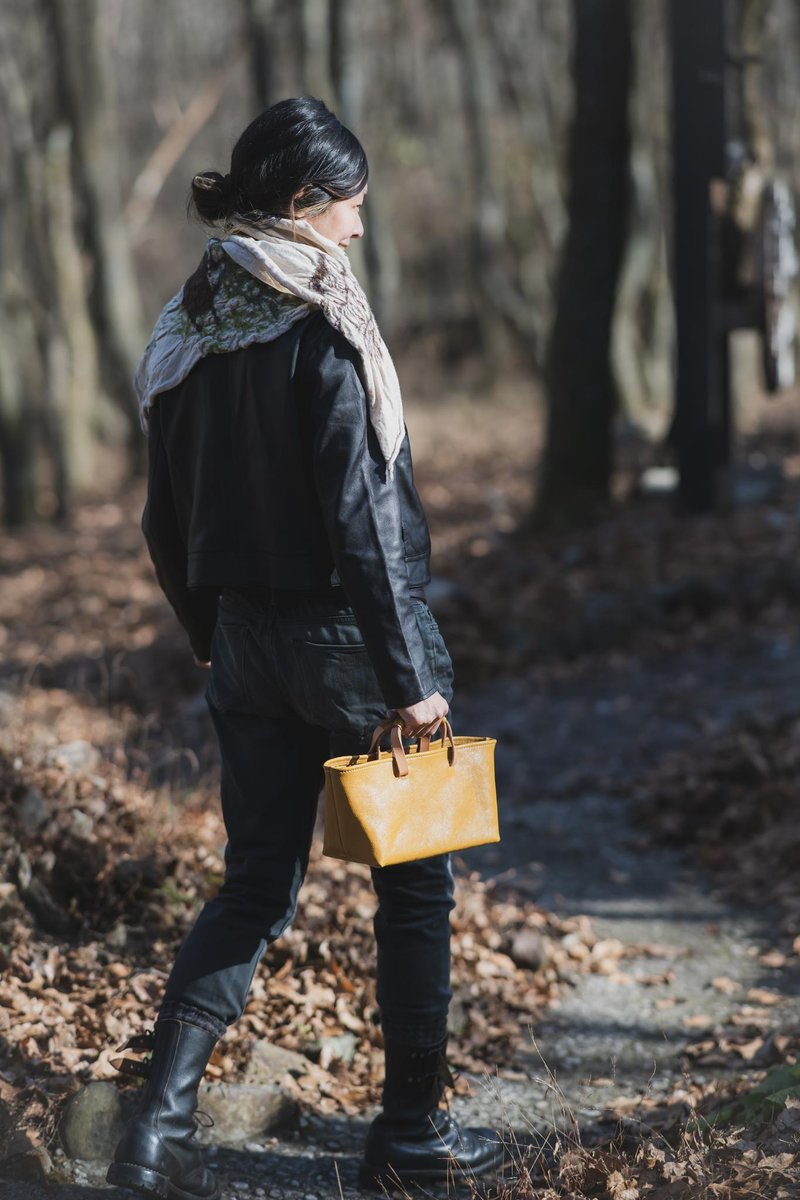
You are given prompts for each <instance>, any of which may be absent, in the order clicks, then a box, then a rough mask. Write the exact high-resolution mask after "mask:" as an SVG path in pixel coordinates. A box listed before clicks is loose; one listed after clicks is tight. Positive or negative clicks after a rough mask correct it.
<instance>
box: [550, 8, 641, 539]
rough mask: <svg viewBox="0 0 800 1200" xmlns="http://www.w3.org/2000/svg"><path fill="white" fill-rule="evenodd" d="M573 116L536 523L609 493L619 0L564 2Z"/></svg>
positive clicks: (623, 29)
mask: <svg viewBox="0 0 800 1200" xmlns="http://www.w3.org/2000/svg"><path fill="white" fill-rule="evenodd" d="M573 16H574V30H575V41H574V46H573V58H572V73H573V80H574V86H575V110H574V116H573V120H572V127H571V130H570V139H569V155H568V171H569V201H568V214H569V229H568V233H567V238H566V243H565V245H564V250H563V254H562V258H561V263H560V267H559V272H558V279H557V283H556V315H555V320H554V324H553V330H552V333H551V337H550V341H549V345H548V351H547V362H546V371H545V378H546V384H547V417H548V428H547V441H546V446H545V452H544V459H543V463H542V474H541V483H540V488H539V496H538V501H537V510H536V516H537V519H539V520H541V521H545V522H547V523H554V522H555V523H560V522H571V521H575V520H582V519H586V518H588V517H590V516H591V515H592V514H593V513H594V512H595V511H596V510H597V509H598V508H599V507H601V506H602V505H603V504H604V503H605V502H606V501H607V500H608V497H609V492H610V482H611V470H612V426H613V418H614V411H615V405H616V394H615V385H614V380H613V375H612V371H611V366H610V361H609V344H610V332H611V321H612V317H613V312H614V302H615V296H616V289H617V279H618V276H619V269H620V263H621V261H622V254H623V250H624V245H625V237H626V230H627V213H628V204H629V178H628V156H629V142H630V138H629V132H628V111H627V110H628V91H629V86H630V78H631V14H630V3H629V0H573Z"/></svg>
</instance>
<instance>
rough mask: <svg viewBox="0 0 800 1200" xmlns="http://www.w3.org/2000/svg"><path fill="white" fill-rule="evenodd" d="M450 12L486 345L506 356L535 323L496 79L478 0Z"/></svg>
mask: <svg viewBox="0 0 800 1200" xmlns="http://www.w3.org/2000/svg"><path fill="white" fill-rule="evenodd" d="M445 7H446V11H447V16H448V21H449V25H450V29H451V32H452V34H453V35H454V38H455V41H456V45H457V46H458V50H459V70H460V76H461V90H462V95H463V99H464V113H465V118H466V124H467V135H468V136H467V143H468V147H469V152H470V156H471V163H470V165H471V168H472V170H471V175H472V181H473V189H474V191H473V196H474V217H473V249H472V254H471V266H472V272H473V278H474V288H475V295H476V299H477V301H478V312H477V317H478V325H479V328H480V330H481V337H482V341H483V344H484V350H485V351H486V352H487V354H488V355H489V356H490V358H492V359H493V360H494V361H500V360H502V358H503V357H504V354H505V351H506V350H507V348H508V344H507V343H508V339H507V334H506V328H507V323H508V327H510V328H511V329H512V330H516V331H517V332H519V333H520V334H521V335H522V339H523V340H524V341H526V342H527V341H529V338H530V337H531V336H532V334H533V326H532V323H531V322H530V321H527V320H526V319H525V316H524V314H525V306H524V303H519V302H518V301H519V300H520V297H516V296H515V295H514V287H513V285H512V283H511V280H510V278H509V273H508V270H507V267H506V263H505V260H506V257H507V253H508V247H507V245H506V224H507V220H506V211H505V204H504V199H503V194H502V188H501V187H500V186H499V184H498V175H499V166H498V163H497V161H496V156H495V153H494V150H493V145H494V136H493V119H494V115H495V110H496V103H495V81H494V78H493V69H492V64H491V62H490V61H489V56H488V53H487V49H488V47H489V42H488V40H487V36H486V31H485V30H484V29H483V27H482V20H481V6H480V4H479V3H478V0H447V4H446V6H445Z"/></svg>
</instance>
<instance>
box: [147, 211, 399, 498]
mask: <svg viewBox="0 0 800 1200" xmlns="http://www.w3.org/2000/svg"><path fill="white" fill-rule="evenodd" d="M315 308H320V309H322V311H323V313H324V314H325V317H326V318H327V320H328V321H329V322H330V324H331V325H332V326H333V327H334V329H337V330H338V331H339V332H340V333H341V334H342V335H343V336H344V337H345V338H346V339H347V341H348V342H349V343H350V344H351V346H353V347H354V349H356V350H357V351H358V353H359V355H360V358H361V366H362V371H361V376H362V381H363V383H364V388H365V391H366V394H367V400H368V404H369V417H370V420H371V422H372V426H373V428H374V430H375V434H376V436H377V439H378V444H379V446H380V448H381V452H382V454H383V457H384V459H385V461H386V473H387V478H389V479H391V478H392V476H393V474H394V462H395V459H396V458H397V455H398V453H399V451H400V446H401V444H402V442H403V438H404V437H405V426H404V423H403V402H402V398H401V395H400V383H399V381H398V378H397V372H396V371H395V368H394V363H393V362H392V359H391V355H390V354H389V351H388V349H387V347H386V344H385V342H384V340H383V338H382V337H381V335H380V332H379V330H378V326H377V324H376V321H375V317H374V316H373V313H372V310H371V309H370V306H369V302H368V300H367V297H366V296H365V294H364V290H363V288H362V287H361V285H360V284H359V282H358V280H357V279H356V277H355V275H354V274H353V271H352V268H351V266H350V260H349V259H348V257H347V254H346V253H345V251H344V250H343V249H342V248H341V246H337V245H336V244H335V243H334V242H331V241H329V239H328V238H326V237H323V236H322V235H321V234H320V233H318V232H317V231H316V229H314V227H313V226H312V225H310V224H309V222H308V221H306V220H303V219H301V220H298V221H294V222H292V221H290V220H289V219H288V218H285V217H280V218H274V219H273V220H271V221H270V222H269V223H268V224H267V225H265V226H264V227H258V228H256V227H255V226H250V225H248V224H246V223H245V222H243V221H237V222H235V223H231V224H230V226H229V231H227V232H226V233H225V236H223V237H222V238H216V237H214V238H210V239H209V242H208V246H207V248H206V252H205V254H204V255H203V258H202V260H201V262H200V265H199V267H198V268H197V270H196V271H195V272H194V274H193V275H191V276H190V277H189V279H187V281H186V283H185V284H184V286H183V287H182V288H181V290H180V292H178V293H177V295H175V296H173V297H172V299H171V300H170V301H169V302H168V303H167V304H166V305H165V306H164V308H163V309H162V311H161V315H160V316H159V318H158V320H157V321H156V325H155V328H154V330H153V334H152V337H151V338H150V341H149V342H148V344H147V347H146V348H145V351H144V354H143V355H142V358H141V360H140V362H139V365H138V367H137V369H136V375H135V376H134V381H133V384H134V389H135V391H136V397H137V400H138V402H139V413H140V418H141V421H142V427H143V428H144V429H145V431H146V430H147V416H148V410H149V408H150V406H151V404H152V403H153V400H154V398H155V397H156V396H157V395H158V394H159V393H160V392H166V391H168V390H169V389H170V388H172V387H175V386H176V385H177V384H178V383H180V382H181V381H182V380H184V379H185V378H186V376H187V375H188V374H189V372H190V371H191V369H192V367H193V366H194V365H195V363H197V362H198V361H199V360H200V359H201V358H203V357H205V355H207V354H221V353H224V352H226V351H230V350H240V349H242V348H243V347H244V346H250V345H252V344H253V343H254V342H271V341H272V340H273V339H274V338H277V337H280V336H281V334H282V333H285V332H286V330H287V329H289V328H290V327H291V326H292V325H293V324H294V323H295V321H299V320H301V319H302V318H303V317H306V316H308V315H309V313H311V312H313V311H314V309H315Z"/></svg>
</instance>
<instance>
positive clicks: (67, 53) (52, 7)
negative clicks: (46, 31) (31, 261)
mask: <svg viewBox="0 0 800 1200" xmlns="http://www.w3.org/2000/svg"><path fill="white" fill-rule="evenodd" d="M43 3H44V6H45V10H46V11H47V12H48V14H49V15H50V17H51V19H52V24H53V30H54V32H55V35H56V42H57V46H56V47H55V48H54V54H53V63H54V66H55V68H56V70H57V71H58V77H59V88H60V91H61V94H62V97H63V102H64V108H65V111H66V113H67V114H68V117H69V121H70V124H71V126H72V130H73V135H74V158H75V167H76V175H77V180H78V185H79V192H80V198H81V201H82V206H83V214H82V215H83V235H84V239H85V242H86V245H87V247H88V249H89V251H90V253H91V256H92V260H93V265H94V287H93V290H92V295H91V298H90V300H91V307H92V313H93V318H94V324H95V328H96V329H97V331H98V335H99V338H100V346H101V352H102V355H103V359H104V367H105V375H106V378H107V379H108V381H109V390H110V392H111V393H112V394H113V395H114V397H115V399H117V400H118V401H119V403H120V404H121V406H122V407H123V409H124V411H125V413H126V415H127V417H128V421H129V424H130V429H131V435H132V436H131V444H132V447H133V448H134V449H135V450H138V451H139V454H141V442H142V438H141V434H140V430H139V423H138V414H137V412H136V406H135V404H134V402H133V395H132V390H131V377H132V375H133V372H134V369H135V367H136V363H137V362H138V359H139V356H140V354H141V352H142V349H143V347H144V343H145V335H144V326H143V323H142V315H141V306H140V298H139V288H138V284H137V281H136V276H135V273H134V269H133V261H132V257H131V249H130V242H129V238H128V230H127V228H126V225H125V220H124V216H123V207H122V189H121V187H120V162H119V155H118V148H119V137H118V133H117V122H116V95H115V87H114V57H113V51H112V47H111V46H110V45H109V44H108V39H107V37H106V36H105V24H104V19H103V18H104V13H103V6H102V4H101V3H100V0H43Z"/></svg>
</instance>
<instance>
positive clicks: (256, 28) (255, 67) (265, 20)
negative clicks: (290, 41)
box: [244, 0, 278, 109]
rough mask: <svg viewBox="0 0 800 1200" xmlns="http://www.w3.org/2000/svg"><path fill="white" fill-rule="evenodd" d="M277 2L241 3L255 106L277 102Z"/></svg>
mask: <svg viewBox="0 0 800 1200" xmlns="http://www.w3.org/2000/svg"><path fill="white" fill-rule="evenodd" d="M277 7H278V6H277V0H245V4H244V19H245V31H246V36H247V42H248V46H249V54H248V64H249V68H250V78H251V80H252V85H253V92H254V94H255V97H256V102H257V103H258V105H259V107H260V108H262V109H263V108H269V106H270V104H274V103H275V101H276V100H277V99H278V94H277V87H276V59H277V44H278V39H277V37H276V34H275V30H276V25H277V21H278V11H277Z"/></svg>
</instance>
